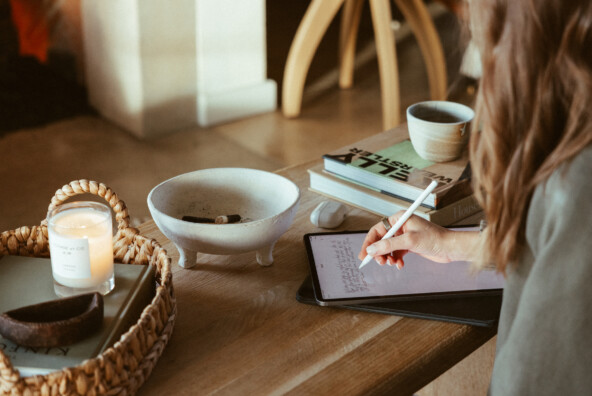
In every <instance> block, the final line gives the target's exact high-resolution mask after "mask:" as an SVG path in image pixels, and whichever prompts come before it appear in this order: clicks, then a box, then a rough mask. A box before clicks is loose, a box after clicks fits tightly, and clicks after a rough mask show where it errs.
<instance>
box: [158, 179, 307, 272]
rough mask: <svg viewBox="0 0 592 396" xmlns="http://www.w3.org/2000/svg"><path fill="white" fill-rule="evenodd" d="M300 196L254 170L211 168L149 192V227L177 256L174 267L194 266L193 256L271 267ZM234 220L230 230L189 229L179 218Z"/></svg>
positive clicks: (215, 227) (193, 226) (287, 184)
mask: <svg viewBox="0 0 592 396" xmlns="http://www.w3.org/2000/svg"><path fill="white" fill-rule="evenodd" d="M299 201H300V190H299V189H298V187H297V186H296V185H295V184H294V183H293V182H292V181H290V180H288V179H286V178H285V177H282V176H280V175H277V174H275V173H270V172H266V171H262V170H257V169H248V168H212V169H203V170H198V171H195V172H190V173H186V174H182V175H179V176H176V177H173V178H171V179H169V180H166V181H164V182H162V183H160V184H159V185H157V186H156V187H154V188H153V189H152V191H150V194H149V195H148V208H149V209H150V213H151V215H152V218H153V219H154V222H155V223H156V225H157V226H158V228H159V229H160V230H161V231H162V233H163V234H164V235H165V236H166V237H167V238H168V239H169V240H171V241H172V242H173V243H174V244H175V246H176V247H177V249H178V250H179V253H180V256H181V257H180V259H179V265H180V266H181V267H183V268H189V267H192V266H194V265H195V264H196V261H197V253H198V252H200V253H207V254H218V255H232V254H239V253H245V252H250V251H255V252H256V258H257V262H258V263H259V264H261V265H263V266H267V265H271V264H272V263H273V255H272V251H273V247H274V245H275V243H276V242H277V240H278V239H279V238H280V236H282V234H284V233H285V232H286V231H287V230H288V228H289V227H290V225H291V224H292V221H293V220H294V215H295V214H296V211H297V210H298V204H299ZM229 214H239V215H240V216H241V221H240V222H238V223H229V224H210V223H193V222H190V221H185V220H181V218H182V217H183V216H194V217H203V218H212V219H213V218H216V217H217V216H219V215H229Z"/></svg>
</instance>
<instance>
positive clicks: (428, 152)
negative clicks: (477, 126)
mask: <svg viewBox="0 0 592 396" xmlns="http://www.w3.org/2000/svg"><path fill="white" fill-rule="evenodd" d="M474 116H475V112H474V111H473V110H472V109H471V108H470V107H468V106H465V105H463V104H460V103H455V102H448V101H441V100H430V101H426V102H420V103H416V104H414V105H411V106H409V107H408V108H407V127H408V129H409V139H410V140H411V143H412V144H413V148H414V149H415V151H416V152H417V154H419V156H420V157H422V158H424V159H427V160H428V161H433V162H448V161H452V160H455V159H457V158H459V157H460V156H461V154H462V152H463V150H464V148H465V146H466V145H467V143H468V141H469V135H470V133H469V128H468V125H469V123H470V122H471V121H472V120H473V118H474Z"/></svg>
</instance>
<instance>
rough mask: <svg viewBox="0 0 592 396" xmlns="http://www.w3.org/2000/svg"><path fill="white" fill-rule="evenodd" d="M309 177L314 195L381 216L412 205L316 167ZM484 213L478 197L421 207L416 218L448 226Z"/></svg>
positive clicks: (312, 169) (310, 170) (310, 171)
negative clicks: (440, 206) (442, 204)
mask: <svg viewBox="0 0 592 396" xmlns="http://www.w3.org/2000/svg"><path fill="white" fill-rule="evenodd" d="M308 173H309V176H310V190H311V191H314V192H316V193H318V194H321V195H324V196H326V197H328V198H331V199H334V200H336V201H340V202H343V203H346V204H349V205H351V206H355V207H357V208H359V209H363V210H366V211H369V212H371V213H374V214H377V215H379V216H390V215H392V214H394V213H396V212H397V211H399V210H406V209H407V208H408V207H409V206H410V205H411V203H410V202H407V201H406V200H403V199H399V198H397V197H394V196H392V195H388V194H385V193H383V192H381V191H380V190H378V189H373V188H372V187H368V186H364V185H362V184H360V183H357V182H353V181H348V180H346V179H344V178H341V177H339V176H336V175H333V174H331V173H329V172H327V171H325V170H323V167H322V166H317V167H313V168H311V169H309V170H308ZM480 212H481V208H480V206H479V205H478V204H477V201H476V200H475V197H474V196H473V195H469V196H466V197H464V198H461V199H458V200H456V201H454V202H453V203H452V204H450V205H448V206H445V207H442V208H440V209H430V208H426V207H423V206H420V207H418V208H417V210H416V211H415V214H416V215H418V216H420V217H423V218H424V219H427V220H429V221H431V222H433V223H436V224H439V225H442V226H447V225H451V224H455V223H457V222H458V221H460V220H463V219H465V218H467V217H469V216H472V215H474V214H477V213H480Z"/></svg>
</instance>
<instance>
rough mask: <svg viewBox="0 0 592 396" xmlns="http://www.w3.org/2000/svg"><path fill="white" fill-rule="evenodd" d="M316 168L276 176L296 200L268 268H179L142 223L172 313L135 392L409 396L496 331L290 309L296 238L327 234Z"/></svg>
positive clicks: (228, 260) (296, 278)
mask: <svg viewBox="0 0 592 396" xmlns="http://www.w3.org/2000/svg"><path fill="white" fill-rule="evenodd" d="M317 163H318V161H315V162H310V163H305V164H302V165H299V166H295V167H290V168H285V169H282V170H280V171H278V173H279V174H281V175H283V176H285V177H287V178H289V179H291V180H292V181H294V182H295V183H296V184H298V186H299V187H300V189H301V194H302V196H301V201H300V206H299V209H298V213H297V215H296V218H295V221H294V224H293V225H292V227H291V228H290V229H289V230H288V232H286V233H285V234H284V235H283V236H282V237H281V238H280V240H279V241H278V242H277V244H276V246H275V249H274V252H273V255H274V259H275V261H274V264H273V265H272V266H270V267H261V266H259V264H257V262H256V259H255V253H254V252H253V253H245V254H241V255H235V256H214V255H205V254H200V255H198V265H196V266H195V267H193V268H191V269H183V268H181V267H179V266H178V265H177V264H176V262H177V259H178V252H177V250H176V248H175V246H174V245H173V244H172V243H171V242H169V241H168V240H167V239H166V238H165V237H164V236H163V235H162V234H161V233H160V232H159V230H158V228H157V227H156V225H155V224H154V223H153V222H152V221H149V222H147V223H145V224H143V225H142V226H141V227H140V228H141V232H142V234H143V235H146V236H148V237H152V238H155V239H157V240H158V241H160V242H161V243H162V244H163V246H164V247H165V248H166V249H167V250H168V252H169V255H170V256H171V257H172V258H173V263H174V264H173V273H174V278H173V279H174V287H175V293H176V297H177V304H178V316H177V320H176V324H175V329H174V331H173V336H172V338H171V340H170V342H169V344H168V346H167V348H166V350H165V351H164V353H163V354H162V356H161V358H160V360H159V362H158V364H157V365H156V367H155V369H154V371H153V372H152V374H151V376H150V378H149V379H148V381H147V382H146V383H145V384H144V386H143V387H142V388H141V389H140V392H139V394H141V395H164V394H176V395H194V394H222V395H225V394H228V395H253V394H256V395H278V394H294V395H307V394H308V395H312V394H314V395H322V394H329V393H330V394H338V395H361V394H364V395H373V394H376V395H381V394H388V395H395V394H396V395H399V394H400V395H406V394H413V393H414V392H416V391H418V390H419V389H421V388H422V387H424V386H425V385H427V384H429V383H430V382H431V381H432V380H434V379H435V378H437V377H438V376H440V374H442V373H444V372H445V371H446V370H448V369H449V368H451V367H452V366H454V365H455V364H456V363H457V362H459V361H460V360H462V359H463V358H464V357H466V356H468V355H469V354H471V352H473V351H474V350H476V349H477V348H479V346H481V345H482V344H484V343H485V342H486V341H487V340H489V339H490V338H491V337H493V336H494V335H495V329H489V328H479V327H472V326H468V325H459V324H453V323H446V322H438V321H430V320H420V319H411V318H401V317H398V316H389V315H382V314H375V313H366V312H356V311H351V310H342V309H339V308H329V307H316V306H309V305H304V304H301V303H299V302H297V301H296V299H295V295H296V291H297V290H298V288H299V286H300V284H301V283H302V281H303V280H304V278H305V277H306V275H307V273H308V268H307V259H306V252H305V249H304V244H303V235H304V234H305V233H308V232H319V231H323V230H322V229H319V228H316V227H315V226H314V225H312V224H311V222H310V220H309V216H310V212H311V211H312V209H313V208H314V207H315V206H316V205H318V203H319V202H321V201H322V200H323V199H324V198H323V197H321V196H320V195H317V194H315V193H313V192H310V191H308V173H307V172H306V170H307V169H308V168H309V167H312V166H313V165H315V164H317ZM378 220H379V218H378V216H375V215H372V214H369V213H367V212H364V211H362V210H359V209H353V208H352V209H351V211H350V212H349V215H348V216H347V218H346V220H345V222H344V223H343V224H342V226H341V227H340V228H339V229H341V230H361V229H368V228H369V227H371V226H372V225H373V224H375V223H376V222H377V221H378Z"/></svg>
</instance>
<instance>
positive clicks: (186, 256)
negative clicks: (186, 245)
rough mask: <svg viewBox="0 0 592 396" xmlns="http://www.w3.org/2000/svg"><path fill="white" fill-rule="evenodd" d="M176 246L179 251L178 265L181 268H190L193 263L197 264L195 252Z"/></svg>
mask: <svg viewBox="0 0 592 396" xmlns="http://www.w3.org/2000/svg"><path fill="white" fill-rule="evenodd" d="M175 246H177V250H178V251H179V255H180V257H179V266H180V267H182V268H191V267H193V266H194V265H195V264H197V252H195V251H193V250H189V249H183V248H182V247H180V246H178V245H176V244H175Z"/></svg>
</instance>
